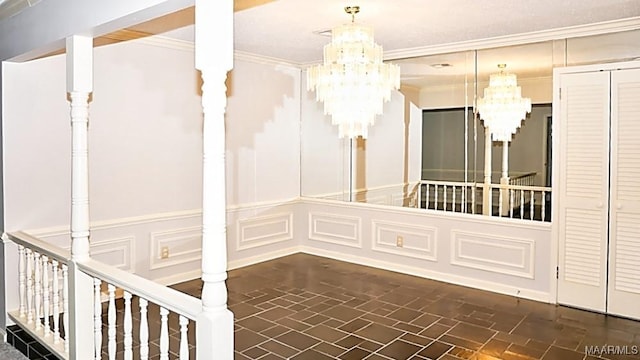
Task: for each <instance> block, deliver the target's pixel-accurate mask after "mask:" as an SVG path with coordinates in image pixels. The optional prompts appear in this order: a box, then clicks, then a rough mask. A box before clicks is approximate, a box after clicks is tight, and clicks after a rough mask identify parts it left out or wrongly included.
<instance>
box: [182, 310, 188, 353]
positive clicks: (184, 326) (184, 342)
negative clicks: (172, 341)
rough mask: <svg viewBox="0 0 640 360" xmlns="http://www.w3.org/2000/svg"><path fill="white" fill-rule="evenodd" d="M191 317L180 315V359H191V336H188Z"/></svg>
mask: <svg viewBox="0 0 640 360" xmlns="http://www.w3.org/2000/svg"><path fill="white" fill-rule="evenodd" d="M187 325H189V319H187V318H186V317H184V316H182V315H180V360H189V338H188V337H187Z"/></svg>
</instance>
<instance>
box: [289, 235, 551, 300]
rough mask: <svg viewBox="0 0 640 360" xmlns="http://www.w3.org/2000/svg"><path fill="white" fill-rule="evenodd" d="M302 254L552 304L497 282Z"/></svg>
mask: <svg viewBox="0 0 640 360" xmlns="http://www.w3.org/2000/svg"><path fill="white" fill-rule="evenodd" d="M300 251H301V252H303V253H305V254H310V255H316V256H323V257H327V258H331V259H334V260H340V261H346V262H350V263H354V264H358V265H364V266H371V267H375V268H378V269H382V270H389V271H393V272H398V273H402V274H407V275H413V276H418V277H422V278H427V279H431V280H437V281H442V282H446V283H449V284H454V285H460V286H466V287H471V288H474V289H479V290H486V291H491V292H494V293H499V294H503V295H510V296H515V297H518V298H523V299H529V300H535V301H540V302H545V303H550V302H551V301H550V299H551V295H550V294H549V293H547V292H543V291H536V290H531V289H520V288H517V287H514V286H509V285H504V284H499V283H495V282H490V281H485V280H479V279H473V278H468V277H464V276H459V275H453V274H447V273H442V272H437V271H431V270H426V269H422V268H416V267H413V266H406V265H402V264H397V263H391V262H388V261H381V260H376V259H371V258H365V257H361V256H356V255H350V254H345V253H340V252H334V251H329V250H323V249H319V248H314V247H309V246H302V247H301V249H300Z"/></svg>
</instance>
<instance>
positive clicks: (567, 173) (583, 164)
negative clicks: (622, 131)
mask: <svg viewBox="0 0 640 360" xmlns="http://www.w3.org/2000/svg"><path fill="white" fill-rule="evenodd" d="M560 88H561V99H560V111H561V114H560V116H561V118H560V119H559V121H560V142H561V144H560V149H559V150H560V164H559V170H560V171H559V184H558V185H559V186H558V188H559V197H558V210H559V214H558V215H559V216H558V220H559V221H558V222H559V224H557V225H558V227H559V237H560V238H559V254H558V255H559V276H558V302H559V303H561V304H566V305H571V306H576V307H580V308H585V309H591V310H596V311H602V312H604V311H605V310H606V296H607V267H606V265H607V237H608V236H607V235H608V234H607V230H608V229H607V228H608V214H607V211H608V203H609V199H608V188H609V73H608V72H595V73H577V74H564V75H562V76H561V77H560Z"/></svg>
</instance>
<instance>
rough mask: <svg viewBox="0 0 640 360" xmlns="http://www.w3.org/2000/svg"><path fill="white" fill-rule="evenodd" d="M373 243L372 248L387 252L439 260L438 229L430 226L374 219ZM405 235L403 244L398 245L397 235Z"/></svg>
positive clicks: (372, 222)
mask: <svg viewBox="0 0 640 360" xmlns="http://www.w3.org/2000/svg"><path fill="white" fill-rule="evenodd" d="M371 224H372V226H371V227H372V234H373V244H372V246H371V248H372V249H373V250H374V251H379V252H383V253H387V254H394V255H401V256H408V257H412V258H416V259H421V260H429V261H437V260H438V259H437V243H438V230H437V228H435V227H430V226H417V225H411V224H405V223H398V222H390V221H383V220H372V221H371ZM398 236H402V237H403V246H402V247H399V246H397V237H398Z"/></svg>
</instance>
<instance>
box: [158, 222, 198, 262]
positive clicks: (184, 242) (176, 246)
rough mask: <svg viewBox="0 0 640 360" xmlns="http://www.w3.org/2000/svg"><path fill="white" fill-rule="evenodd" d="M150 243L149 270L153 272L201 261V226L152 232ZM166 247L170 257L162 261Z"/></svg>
mask: <svg viewBox="0 0 640 360" xmlns="http://www.w3.org/2000/svg"><path fill="white" fill-rule="evenodd" d="M150 241H151V244H150V245H151V246H150V249H151V254H150V256H149V269H151V270H157V269H162V268H166V267H170V266H175V265H180V264H186V263H190V262H193V261H199V260H200V259H201V255H202V227H201V226H192V227H187V228H180V229H173V230H168V231H157V232H152V233H151V234H150ZM165 246H166V247H168V248H169V257H168V258H166V259H162V257H161V250H162V248H163V247H165Z"/></svg>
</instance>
